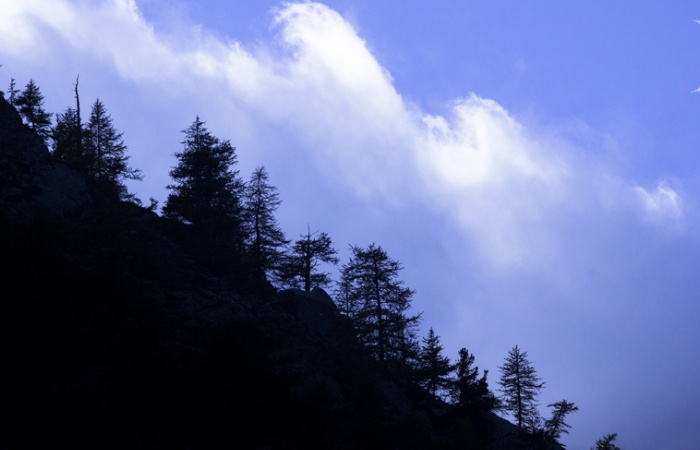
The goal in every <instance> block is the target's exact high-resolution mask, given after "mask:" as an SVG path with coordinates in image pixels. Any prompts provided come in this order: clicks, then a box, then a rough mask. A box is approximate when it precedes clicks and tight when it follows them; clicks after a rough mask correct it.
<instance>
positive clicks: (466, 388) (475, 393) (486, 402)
mask: <svg viewBox="0 0 700 450" xmlns="http://www.w3.org/2000/svg"><path fill="white" fill-rule="evenodd" d="M478 377H479V368H478V367H477V366H475V365H474V355H473V354H471V353H469V350H467V349H466V348H461V349H460V350H459V359H458V360H457V362H456V363H455V377H454V379H453V381H452V385H451V392H450V394H451V397H452V402H453V403H454V404H456V405H457V406H459V407H461V408H468V409H470V410H478V411H492V410H493V409H495V408H496V407H497V406H498V401H497V399H496V398H495V396H494V395H493V393H492V392H491V391H490V390H489V385H488V381H487V377H488V370H485V371H484V374H483V376H482V377H481V378H478Z"/></svg>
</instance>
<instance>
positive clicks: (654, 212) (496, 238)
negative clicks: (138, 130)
mask: <svg viewBox="0 0 700 450" xmlns="http://www.w3.org/2000/svg"><path fill="white" fill-rule="evenodd" d="M274 22H275V25H276V27H277V30H279V35H278V38H279V42H276V43H275V44H280V45H279V46H276V45H273V44H271V45H268V47H266V48H265V47H258V48H255V49H252V50H251V49H246V48H244V46H243V45H242V44H240V43H237V42H222V41H221V40H218V39H216V38H214V37H213V36H210V35H207V34H206V33H205V32H203V31H202V30H201V29H200V28H199V27H198V26H195V25H193V26H191V28H190V29H185V32H186V33H187V36H178V37H176V38H175V37H172V36H165V35H163V34H161V33H159V32H158V31H157V30H156V29H154V27H153V26H151V25H150V24H149V23H148V22H147V21H146V20H145V19H144V17H143V16H142V15H141V14H140V12H139V10H138V8H137V6H136V3H135V2H134V1H133V0H111V1H100V2H88V1H73V2H70V1H67V0H51V1H39V0H34V1H29V0H5V1H4V4H3V14H2V15H1V16H0V54H12V55H17V54H21V53H26V54H33V53H34V52H36V51H37V50H38V49H40V48H42V47H43V46H45V45H46V42H47V40H48V39H49V38H50V37H51V36H55V35H57V36H59V37H60V38H61V39H63V42H53V43H52V44H51V45H54V46H63V47H66V48H68V50H67V51H73V52H79V53H81V54H82V55H84V56H85V57H92V58H98V59H100V60H105V61H108V62H109V63H110V64H111V65H112V66H113V68H114V69H115V70H116V71H117V72H118V73H119V74H120V75H121V77H122V78H124V79H126V80H130V81H131V82H134V83H138V84H142V85H144V86H148V88H149V89H157V90H161V91H164V92H167V93H169V94H173V95H181V96H198V97H202V96H206V97H208V98H211V99H212V100H213V103H215V104H217V105H218V107H219V108H223V109H224V110H225V112H226V111H230V110H232V109H239V110H243V114H249V115H253V116H255V117H259V118H262V119H263V120H265V121H267V122H268V123H269V124H271V125H272V126H275V127H280V128H281V129H284V130H285V132H287V133H290V134H291V135H293V136H294V137H295V139H296V140H297V141H298V142H300V143H301V144H302V145H303V146H304V149H303V150H302V151H304V152H306V153H307V154H309V155H311V157H312V159H313V160H314V161H315V163H316V164H317V165H318V166H319V167H321V168H322V170H323V171H324V172H326V173H328V174H329V175H328V176H329V177H332V178H333V179H334V181H337V182H341V183H345V184H346V185H347V186H349V187H352V188H353V189H355V190H356V191H357V192H358V193H359V194H361V195H364V196H366V197H367V198H376V197H378V196H379V197H381V198H383V199H385V200H388V201H395V202H410V201H421V202H426V203H429V204H430V205H431V206H432V207H434V208H437V209H438V210H439V211H445V212H448V213H449V214H450V215H451V216H452V217H453V218H454V219H455V220H456V221H457V222H458V223H459V224H460V225H461V226H462V227H463V228H464V230H465V231H466V232H467V233H468V234H469V235H470V236H472V237H473V238H474V240H475V242H477V243H478V245H479V246H480V248H481V249H482V250H483V252H484V254H485V255H487V256H488V257H489V258H490V260H491V261H492V262H493V263H495V264H497V265H505V266H508V265H513V264H516V265H520V264H526V263H528V261H532V259H533V258H534V256H535V255H537V256H538V257H542V255H544V254H547V253H548V252H556V249H555V245H554V241H555V240H556V235H555V233H554V232H553V230H552V225H551V224H549V223H548V221H549V220H550V219H551V217H552V215H553V214H555V213H558V212H559V213H560V212H561V211H562V210H568V209H571V208H574V207H575V206H572V204H573V205H575V204H578V203H580V202H582V201H590V199H591V198H599V197H600V198H607V199H610V198H614V199H615V198H620V197H621V195H607V194H606V193H602V194H601V192H597V191H600V189H602V188H601V187H600V186H603V185H604V186H607V188H609V187H610V186H617V185H616V184H615V183H607V184H598V185H596V180H598V179H599V177H598V176H597V175H596V174H595V173H590V172H589V173H585V174H583V175H579V174H578V173H577V172H581V171H587V170H591V169H590V168H589V167H588V166H582V165H580V164H578V165H577V163H574V161H575V157H574V156H573V155H572V152H571V147H572V146H571V145H567V144H565V143H562V141H561V140H560V139H559V140H557V139H555V138H554V137H548V136H547V135H546V134H541V133H540V132H537V131H534V130H531V129H527V128H526V127H524V126H523V125H522V124H520V123H519V122H518V121H517V120H516V119H515V118H514V117H512V116H511V115H510V114H509V113H508V112H507V111H506V110H505V109H504V108H503V107H502V106H500V105H499V104H498V103H497V102H495V101H493V100H487V99H483V98H480V97H478V96H477V95H475V94H472V95H470V96H469V97H467V98H465V99H461V100H458V101H455V102H453V105H452V110H451V116H450V117H442V116H435V115H430V114H427V113H424V112H422V111H420V110H419V108H417V107H416V106H415V105H411V104H408V103H407V102H406V101H405V100H404V99H403V98H402V97H401V95H400V94H399V93H398V92H396V90H395V88H394V85H393V82H392V78H391V76H390V75H389V73H388V71H387V70H386V69H385V68H383V67H382V66H381V64H380V63H379V62H378V61H377V60H376V58H375V57H374V55H372V54H371V52H370V51H369V50H368V48H367V45H366V43H365V42H364V41H363V40H362V39H361V38H360V37H359V36H358V35H357V33H356V31H355V30H354V29H353V27H352V26H351V25H350V24H349V23H348V22H347V21H345V20H344V19H343V17H341V16H340V15H339V14H338V13H337V12H335V11H333V10H331V9H330V8H328V7H326V6H324V5H322V4H319V3H311V2H305V3H290V4H285V5H284V6H283V7H281V8H280V9H279V10H278V11H276V16H275V21H274ZM180 29H182V28H180ZM280 48H281V50H280ZM64 50H65V49H64ZM224 115H225V114H224ZM535 135H537V137H535ZM582 180H588V181H582ZM586 183H588V184H586ZM634 192H636V194H637V195H638V198H639V200H640V207H641V208H642V209H643V211H645V213H646V214H647V216H648V217H650V218H674V219H678V218H680V216H681V209H680V206H679V200H678V196H677V194H676V193H675V192H674V191H673V190H672V189H670V188H669V187H668V186H667V185H666V184H659V186H657V189H656V190H655V191H653V192H648V191H646V190H645V189H643V188H641V187H636V188H634Z"/></svg>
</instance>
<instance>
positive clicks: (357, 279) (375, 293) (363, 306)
mask: <svg viewBox="0 0 700 450" xmlns="http://www.w3.org/2000/svg"><path fill="white" fill-rule="evenodd" d="M351 249H352V257H351V258H350V261H349V262H348V263H347V264H344V265H343V268H342V275H341V277H342V279H341V282H340V284H341V286H343V305H342V308H343V309H344V310H346V311H348V312H350V313H351V315H350V317H351V318H352V319H353V321H354V324H355V328H356V332H357V335H358V338H359V339H360V341H361V342H362V343H363V344H364V345H365V347H366V348H367V349H368V350H369V351H370V353H371V354H372V355H373V356H374V357H375V358H376V359H377V360H378V361H380V362H382V363H384V362H398V363H401V364H405V363H407V362H408V360H409V359H410V358H412V357H413V356H415V355H414V354H413V353H415V352H414V350H415V349H416V347H417V343H416V342H415V327H416V326H417V323H418V320H419V319H420V315H416V316H411V315H408V309H409V308H410V305H411V299H412V298H413V294H414V291H413V290H411V289H409V288H407V287H405V286H404V285H403V282H402V281H401V280H400V279H399V272H400V271H401V269H402V266H401V264H399V262H397V261H395V260H393V259H391V258H390V257H389V255H387V253H386V251H384V249H383V248H382V247H381V246H378V245H375V244H371V245H370V246H369V247H368V248H362V247H358V246H353V247H351Z"/></svg>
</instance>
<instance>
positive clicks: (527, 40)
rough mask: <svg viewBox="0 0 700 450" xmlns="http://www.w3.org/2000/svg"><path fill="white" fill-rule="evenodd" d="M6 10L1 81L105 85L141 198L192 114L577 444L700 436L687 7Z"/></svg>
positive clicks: (25, 5)
mask: <svg viewBox="0 0 700 450" xmlns="http://www.w3.org/2000/svg"><path fill="white" fill-rule="evenodd" d="M551 3H553V4H551V5H550V4H548V5H543V4H536V5H535V4H532V3H527V2H522V1H515V0H508V1H499V2H493V1H490V2H489V1H483V0H478V1H472V0H470V1H462V2H458V1H453V0H439V1H436V2H398V1H389V0H387V1H381V2H377V1H366V0H355V1H349V0H347V1H343V0H338V1H329V2H325V3H289V4H285V3H280V2H275V1H268V0H264V1H255V2H252V1H214V0H208V1H197V2H193V1H165V0H143V1H132V0H110V1H107V0H105V1H97V0H95V1H87V0H84V1H83V0H72V1H71V0H4V1H3V13H2V15H1V16H0V63H1V64H2V65H3V66H2V68H0V85H2V87H3V88H5V89H6V86H7V85H9V81H10V78H11V77H12V78H15V79H16V80H17V83H18V84H19V85H20V86H24V84H26V82H27V81H28V80H29V79H30V78H33V79H34V80H35V81H36V83H37V84H38V85H39V86H40V88H41V89H42V92H43V93H44V95H45V97H46V108H47V110H49V111H51V112H62V111H63V110H64V109H65V108H66V107H67V106H70V105H72V102H73V99H72V85H73V82H74V80H75V78H76V76H77V75H78V74H79V75H80V93H81V99H82V102H83V107H84V108H85V107H87V106H88V105H89V104H91V103H92V102H94V100H95V99H96V98H98V97H99V98H100V100H102V101H103V103H104V104H105V106H106V107H107V109H108V112H109V113H110V114H111V115H112V117H113V120H114V124H115V126H116V127H117V128H118V129H119V130H121V131H124V139H125V142H126V144H127V146H128V147H129V153H130V155H131V162H132V163H133V165H134V166H135V167H137V168H140V169H141V170H142V171H143V174H144V176H145V178H144V180H143V181H141V182H137V183H134V184H132V185H131V189H132V191H134V192H136V193H137V195H138V196H139V197H141V198H142V199H144V201H146V202H147V199H148V198H149V197H154V198H156V199H157V200H159V201H160V202H161V203H162V202H163V201H164V200H165V197H166V195H167V191H166V189H165V186H166V184H168V182H169V179H168V170H169V169H170V167H171V166H172V165H174V163H175V160H174V157H173V154H174V153H175V152H177V151H179V150H180V149H181V145H180V141H181V139H182V133H181V130H183V129H185V128H186V127H187V126H188V125H189V124H191V123H192V121H193V120H194V118H195V116H196V115H199V116H200V117H201V118H202V120H204V121H206V122H207V126H208V127H209V129H210V131H212V132H213V133H214V134H215V135H217V136H218V137H220V138H222V139H230V140H231V142H232V144H233V145H234V146H236V147H237V151H238V157H239V163H240V164H239V168H240V170H241V175H243V177H244V178H248V176H249V175H250V173H251V172H252V170H253V169H254V168H255V167H256V166H259V165H264V166H265V167H266V168H267V169H268V172H269V174H270V178H271V182H272V183H273V184H275V185H276V186H277V187H278V188H279V192H280V195H281V200H282V202H283V204H282V206H281V208H280V210H279V212H278V219H279V221H280V223H281V225H282V227H283V229H284V230H285V232H286V233H287V235H288V237H290V238H296V237H298V236H299V235H300V234H302V233H305V232H306V230H307V225H308V226H309V227H310V228H311V229H312V230H320V231H325V232H328V233H329V234H330V236H331V237H332V239H333V240H334V242H335V243H336V246H337V247H338V248H339V250H340V256H341V260H342V261H347V258H348V256H349V251H348V247H349V245H361V246H367V245H369V244H370V243H372V242H376V243H377V244H379V245H381V246H382V247H384V248H385V249H386V250H387V251H388V253H389V254H390V256H392V257H393V258H395V259H397V260H399V261H401V262H402V263H403V265H404V270H403V272H402V278H403V279H404V281H405V282H406V284H407V286H409V287H411V288H413V289H415V290H416V292H417V293H416V296H415V299H414V303H413V305H414V309H415V310H416V312H421V311H422V312H423V319H422V333H423V334H425V333H427V329H428V328H429V327H433V328H434V329H435V331H436V333H437V334H438V335H439V336H440V338H441V340H442V343H443V344H444V346H445V349H446V352H447V354H448V355H449V356H451V357H452V358H456V356H457V350H458V349H459V348H460V347H467V348H468V349H469V350H470V351H471V352H473V353H474V354H475V356H476V362H477V364H478V365H479V367H480V368H481V369H487V370H489V372H490V377H489V379H490V382H491V387H492V388H494V389H495V388H497V379H498V369H497V367H498V366H499V365H500V364H502V362H503V359H504V358H505V356H506V355H507V352H508V350H509V349H510V348H511V347H513V346H514V345H516V344H517V345H519V346H520V347H521V348H522V349H523V350H525V351H527V352H528V354H529V356H530V359H531V360H532V362H533V364H534V366H535V368H536V369H537V370H538V372H539V374H540V376H541V377H542V378H543V379H544V380H545V381H546V382H547V385H546V387H545V389H544V391H543V392H542V397H541V400H542V405H543V408H542V411H543V414H544V415H547V414H548V411H547V408H546V405H547V404H548V403H553V402H555V401H558V400H561V399H567V400H569V401H573V402H576V403H577V404H578V405H579V407H580V411H579V412H578V413H576V414H575V415H573V416H572V417H571V421H570V423H571V424H572V426H573V428H572V430H571V434H570V435H568V436H566V437H565V438H564V442H565V443H566V444H567V445H568V448H571V449H588V448H590V447H592V446H593V445H594V443H595V440H596V439H597V438H599V437H601V436H603V435H604V434H608V433H613V432H616V433H618V434H619V440H618V444H619V445H620V446H621V447H622V448H627V449H639V448H674V449H691V448H696V446H697V442H699V441H700V413H698V411H697V406H696V405H697V404H698V403H699V402H700V391H698V389H697V386H696V378H697V374H698V371H699V370H700V358H698V357H697V354H698V350H697V344H698V343H699V342H700V330H699V329H698V323H699V319H700V305H698V301H699V300H700V277H698V273H697V268H698V267H700V264H699V263H700V223H698V222H699V220H698V218H699V216H698V210H699V208H700V201H699V200H700V195H699V194H698V193H699V192H700V190H699V189H698V188H699V186H698V184H699V183H698V182H699V180H700V173H699V171H700V156H699V154H698V153H699V152H698V143H700V126H698V124H699V123H700V93H693V91H694V90H695V89H696V88H698V87H699V86H700V57H698V49H699V48H700V25H699V24H698V23H696V22H695V19H699V18H700V10H698V8H697V5H696V4H693V2H690V1H685V0H679V1H670V2H642V3H640V2H631V1H618V2H614V4H610V2H600V1H593V2H587V3H583V2H577V3H576V4H573V3H570V2H556V4H554V2H551Z"/></svg>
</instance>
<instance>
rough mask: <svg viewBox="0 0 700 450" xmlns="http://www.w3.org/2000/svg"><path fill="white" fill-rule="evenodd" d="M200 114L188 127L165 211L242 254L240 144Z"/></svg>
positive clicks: (229, 250) (242, 187)
mask: <svg viewBox="0 0 700 450" xmlns="http://www.w3.org/2000/svg"><path fill="white" fill-rule="evenodd" d="M204 124H205V122H202V121H201V120H200V119H199V116H197V118H196V119H195V121H194V122H193V123H192V125H190V126H189V127H188V128H187V129H185V130H183V133H184V134H185V140H184V141H182V145H183V146H184V149H183V151H182V152H179V153H175V157H176V158H177V160H178V163H177V165H176V166H175V167H173V168H172V170H171V171H170V177H171V178H172V179H173V182H174V183H173V184H170V185H168V186H167V187H168V189H170V191H171V192H170V194H169V195H168V198H167V200H166V203H165V205H164V207H163V215H164V216H166V217H169V218H172V219H176V220H178V221H181V222H183V223H186V224H191V225H192V226H193V227H194V228H195V230H196V231H198V232H199V233H200V235H203V236H206V237H207V238H208V239H210V240H211V241H212V242H213V243H214V244H215V245H217V244H218V248H219V250H224V249H225V250H226V251H228V252H233V253H234V255H231V256H235V257H238V256H240V255H241V254H242V253H243V243H244V239H245V233H244V231H243V223H242V220H243V219H242V215H243V212H242V196H243V190H244V187H245V183H244V182H243V180H242V179H241V178H240V177H239V176H238V170H236V169H234V167H235V166H236V164H237V156H236V149H235V148H234V147H232V146H231V143H230V142H229V141H228V140H225V141H221V140H219V138H217V137H216V136H214V135H212V134H211V133H210V132H209V131H208V130H207V128H206V127H205V126H204Z"/></svg>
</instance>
